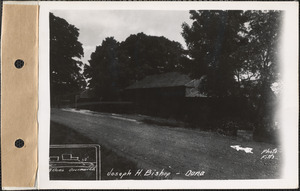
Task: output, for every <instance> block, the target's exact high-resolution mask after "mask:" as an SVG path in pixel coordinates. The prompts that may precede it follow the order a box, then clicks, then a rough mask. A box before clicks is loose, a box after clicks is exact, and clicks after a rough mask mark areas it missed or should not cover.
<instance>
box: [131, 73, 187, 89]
mask: <svg viewBox="0 0 300 191" xmlns="http://www.w3.org/2000/svg"><path fill="white" fill-rule="evenodd" d="M190 81H191V78H190V77H189V76H187V75H185V74H180V73H178V72H169V73H164V74H156V75H151V76H146V77H145V78H144V79H142V80H140V81H137V82H135V83H134V84H132V85H131V86H129V87H127V88H126V89H142V88H162V87H178V86H186V84H187V83H189V82H190Z"/></svg>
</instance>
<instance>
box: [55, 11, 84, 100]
mask: <svg viewBox="0 0 300 191" xmlns="http://www.w3.org/2000/svg"><path fill="white" fill-rule="evenodd" d="M78 36H79V29H78V28H76V27H75V26H74V25H71V24H69V23H68V22H67V21H66V20H64V19H62V18H59V17H56V16H55V15H53V13H50V78H51V79H50V91H51V102H52V104H57V102H58V101H59V100H58V99H62V97H63V96H68V95H71V94H74V93H76V92H78V91H79V90H81V89H82V88H83V86H84V85H85V81H84V78H83V76H82V75H81V74H80V70H81V68H80V67H81V66H82V65H83V63H82V62H81V61H80V60H79V59H80V58H81V57H82V56H83V48H82V44H81V43H80V42H79V41H78ZM55 102H56V103H55Z"/></svg>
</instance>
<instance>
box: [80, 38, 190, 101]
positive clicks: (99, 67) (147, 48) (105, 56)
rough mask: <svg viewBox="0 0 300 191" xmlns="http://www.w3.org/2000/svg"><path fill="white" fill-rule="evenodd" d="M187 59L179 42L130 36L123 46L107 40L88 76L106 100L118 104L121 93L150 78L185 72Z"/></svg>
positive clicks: (91, 63)
mask: <svg viewBox="0 0 300 191" xmlns="http://www.w3.org/2000/svg"><path fill="white" fill-rule="evenodd" d="M185 59H186V57H185V55H184V50H183V48H182V47H181V44H180V43H178V42H174V41H170V40H168V39H167V38H165V37H156V36H148V35H145V34H144V33H139V34H136V35H130V36H129V37H128V38H127V39H126V40H125V41H123V42H121V43H119V42H117V41H116V40H115V39H114V38H113V37H109V38H106V39H105V40H103V41H102V44H101V45H100V46H97V47H96V50H95V52H93V53H92V54H91V59H90V60H89V65H86V66H85V70H84V74H85V76H86V78H88V79H90V80H89V88H93V89H94V90H95V92H96V94H97V95H98V96H99V97H102V98H103V100H109V99H110V100H112V99H113V100H115V99H118V98H119V97H120V94H121V91H122V90H123V89H124V88H126V87H127V86H129V85H131V84H132V83H134V82H136V81H137V80H141V79H142V78H144V77H145V76H147V75H153V74H161V73H165V72H171V71H182V70H183V65H182V63H183V62H182V61H184V60H185Z"/></svg>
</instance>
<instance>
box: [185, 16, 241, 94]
mask: <svg viewBox="0 0 300 191" xmlns="http://www.w3.org/2000/svg"><path fill="white" fill-rule="evenodd" d="M190 14H191V16H190V18H191V19H192V20H193V23H192V25H191V26H189V25H188V24H186V23H183V25H182V28H183V32H182V36H183V37H184V39H185V41H186V44H187V47H188V51H189V56H190V57H191V58H192V59H193V62H192V63H193V64H192V68H191V71H190V73H191V75H192V76H193V77H195V78H200V77H201V76H203V75H207V89H208V94H209V95H211V96H217V97H224V96H229V95H233V94H234V92H235V91H236V90H235V89H236V80H235V73H234V71H235V69H236V68H237V67H238V61H239V59H237V57H236V56H235V54H234V53H235V52H236V51H237V50H238V49H239V48H240V47H241V46H244V45H245V43H246V39H245V36H243V35H242V34H243V32H244V31H245V30H246V29H245V26H244V23H245V21H246V20H245V17H244V16H243V12H242V11H190Z"/></svg>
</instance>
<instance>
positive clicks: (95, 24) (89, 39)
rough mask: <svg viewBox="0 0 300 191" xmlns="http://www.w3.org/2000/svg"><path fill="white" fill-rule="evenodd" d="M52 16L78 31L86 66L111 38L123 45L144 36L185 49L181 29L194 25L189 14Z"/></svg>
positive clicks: (114, 12) (82, 13) (59, 12)
mask: <svg viewBox="0 0 300 191" xmlns="http://www.w3.org/2000/svg"><path fill="white" fill-rule="evenodd" d="M52 13H53V14H54V15H55V16H58V17H61V18H63V19H65V20H66V21H67V22H68V23H70V24H72V25H75V26H76V27H77V28H78V29H79V33H80V34H79V38H78V40H79V42H81V43H82V45H83V49H84V57H83V58H82V62H83V63H85V64H88V60H89V59H90V55H91V53H92V52H94V51H95V49H96V46H99V45H101V43H102V41H103V40H104V39H105V38H106V37H111V36H113V37H114V38H115V39H116V40H117V41H119V42H122V41H124V40H125V39H126V38H127V37H129V36H130V34H137V33H140V32H143V33H145V34H146V35H152V36H165V37H166V38H168V39H169V40H172V41H177V42H179V43H181V44H182V46H183V47H184V48H185V47H186V45H185V42H184V39H183V37H182V36H181V32H182V28H181V26H182V23H183V22H186V23H188V24H191V22H192V21H191V20H190V18H189V17H190V15H189V12H188V11H174V10H172V11H168V10H167V11H160V10H156V11H148V10H147V11H141V10H132V11H130V10H97V11H96V10H90V11H87V10H55V11H52Z"/></svg>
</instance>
